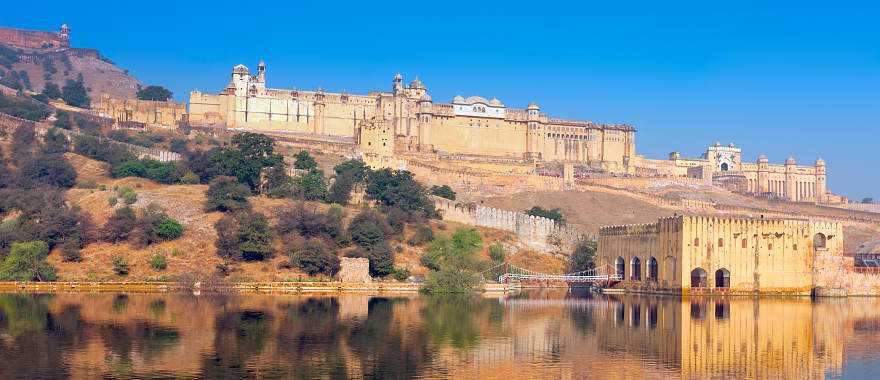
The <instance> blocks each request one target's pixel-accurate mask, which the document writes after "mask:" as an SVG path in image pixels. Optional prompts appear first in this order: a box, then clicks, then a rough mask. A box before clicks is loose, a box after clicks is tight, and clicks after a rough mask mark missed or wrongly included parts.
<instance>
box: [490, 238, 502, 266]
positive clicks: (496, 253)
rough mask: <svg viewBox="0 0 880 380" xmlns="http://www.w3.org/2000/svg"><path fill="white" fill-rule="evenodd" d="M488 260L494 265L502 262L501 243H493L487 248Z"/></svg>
mask: <svg viewBox="0 0 880 380" xmlns="http://www.w3.org/2000/svg"><path fill="white" fill-rule="evenodd" d="M489 258H490V259H492V261H493V262H495V263H503V262H504V246H503V245H501V243H495V244H492V245H490V246H489Z"/></svg>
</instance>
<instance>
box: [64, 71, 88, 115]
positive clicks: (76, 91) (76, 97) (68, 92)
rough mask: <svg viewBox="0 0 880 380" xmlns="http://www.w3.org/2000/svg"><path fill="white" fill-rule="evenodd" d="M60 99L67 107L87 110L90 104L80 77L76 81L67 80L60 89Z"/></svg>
mask: <svg viewBox="0 0 880 380" xmlns="http://www.w3.org/2000/svg"><path fill="white" fill-rule="evenodd" d="M61 99H64V103H67V105H69V106H74V107H80V108H89V106H90V105H91V102H92V99H91V98H89V93H88V90H87V89H86V86H85V84H84V83H83V80H82V77H81V76H80V78H79V79H78V80H76V81H74V80H71V79H68V80H67V83H66V84H65V85H64V87H62V88H61Z"/></svg>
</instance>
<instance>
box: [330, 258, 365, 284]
mask: <svg viewBox="0 0 880 380" xmlns="http://www.w3.org/2000/svg"><path fill="white" fill-rule="evenodd" d="M336 277H337V278H338V279H339V281H340V282H344V283H361V284H366V283H370V282H373V279H372V278H371V277H370V260H369V259H367V258H366V257H343V258H341V259H340V263H339V273H337V274H336Z"/></svg>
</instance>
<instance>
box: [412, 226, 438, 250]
mask: <svg viewBox="0 0 880 380" xmlns="http://www.w3.org/2000/svg"><path fill="white" fill-rule="evenodd" d="M433 239H434V230H432V229H431V226H430V225H427V224H420V225H418V226H416V231H415V233H414V234H413V236H412V237H411V238H409V240H408V241H407V243H408V244H409V245H411V246H413V247H418V246H420V245H424V244H425V243H427V242H429V241H431V240H433Z"/></svg>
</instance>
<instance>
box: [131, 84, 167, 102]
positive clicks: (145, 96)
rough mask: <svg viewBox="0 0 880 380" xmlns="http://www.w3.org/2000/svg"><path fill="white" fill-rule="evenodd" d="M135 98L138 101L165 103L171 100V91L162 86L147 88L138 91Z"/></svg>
mask: <svg viewBox="0 0 880 380" xmlns="http://www.w3.org/2000/svg"><path fill="white" fill-rule="evenodd" d="M137 98H138V99H140V100H158V101H166V100H169V99H171V91H170V90H168V89H167V88H165V87H162V86H147V87H144V88H139V89H138V91H137Z"/></svg>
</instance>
